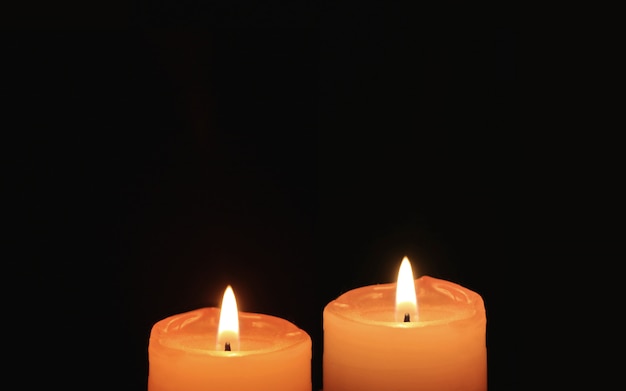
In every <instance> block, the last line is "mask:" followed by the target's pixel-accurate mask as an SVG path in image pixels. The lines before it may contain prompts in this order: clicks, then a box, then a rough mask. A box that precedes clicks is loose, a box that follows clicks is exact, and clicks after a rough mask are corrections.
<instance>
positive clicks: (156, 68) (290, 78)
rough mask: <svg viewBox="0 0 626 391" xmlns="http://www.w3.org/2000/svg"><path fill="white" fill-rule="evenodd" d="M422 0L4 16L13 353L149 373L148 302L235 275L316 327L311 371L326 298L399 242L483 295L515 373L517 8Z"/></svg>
mask: <svg viewBox="0 0 626 391" xmlns="http://www.w3.org/2000/svg"><path fill="white" fill-rule="evenodd" d="M408 19H409V18H408V17H407V20H408ZM426 19H427V18H425V17H422V18H420V19H419V20H418V21H417V22H416V23H415V26H417V27H413V28H409V29H397V30H395V31H392V30H389V29H375V28H368V29H361V30H357V29H345V30H341V31H331V30H330V29H319V28H315V29H308V28H299V29H296V28H292V29H217V30H208V29H206V30H205V29H196V30H185V31H182V30H181V31H171V30H163V29H161V30H155V29H144V30H138V31H132V32H131V31H124V32H120V31H117V32H113V31H106V32H97V31H88V32H81V33H77V32H45V33H32V34H31V33H28V34H27V33H24V32H10V33H5V34H3V35H2V38H1V40H2V42H1V43H2V47H3V48H4V49H3V50H4V56H3V57H4V58H3V65H2V76H0V80H1V81H2V88H3V95H4V96H5V104H4V107H3V123H4V125H3V128H4V129H3V138H4V141H3V142H2V148H3V156H4V158H5V159H6V161H7V162H8V165H7V167H8V168H9V169H8V170H7V176H6V179H7V181H5V195H7V196H8V198H7V200H6V201H5V206H6V213H5V222H6V224H7V227H8V230H7V231H8V236H7V237H6V243H8V244H9V248H10V249H11V250H14V251H11V252H10V253H11V254H12V255H11V256H7V257H6V259H5V260H4V263H5V266H6V267H5V273H3V280H4V281H3V282H4V284H3V286H4V288H3V289H6V292H4V297H5V313H7V314H10V315H9V318H10V320H8V321H5V325H7V326H8V327H9V329H10V330H12V334H10V337H9V338H8V341H9V344H8V345H9V346H10V350H9V351H10V352H11V353H10V356H11V357H12V362H13V363H18V364H24V365H16V366H15V371H12V372H13V373H14V374H15V376H18V377H19V379H20V381H21V382H22V383H23V384H24V385H25V386H27V385H28V384H29V383H31V382H32V383H33V384H35V383H36V382H38V381H41V380H42V379H44V380H45V381H47V382H48V383H49V384H59V385H61V386H62V385H65V386H66V387H68V386H70V385H74V384H76V385H77V386H79V387H81V388H82V389H103V390H118V389H119V390H121V389H123V390H145V387H146V379H147V371H148V361H147V342H148V336H149V332H150V328H151V326H152V325H153V324H154V323H155V322H156V321H158V320H160V319H162V318H164V317H167V316H169V315H173V314H176V313H180V312H184V311H188V310H192V309H195V308H198V307H202V306H217V305H219V301H220V299H221V295H222V293H223V291H224V288H225V287H226V285H228V284H231V285H232V286H233V288H234V290H235V294H236V295H237V300H238V302H239V308H240V310H243V311H248V312H260V313H268V314H272V315H275V316H279V317H283V318H285V319H288V320H290V321H292V322H294V323H295V324H296V325H298V326H299V327H301V328H303V329H304V330H306V331H307V332H308V333H309V334H310V336H311V338H312V340H313V367H312V370H313V385H314V388H315V389H319V388H321V387H322V384H321V358H322V351H321V347H322V341H323V333H322V310H323V307H324V306H325V305H326V304H327V303H328V302H329V301H331V300H332V299H334V298H336V297H337V296H338V295H340V294H341V293H343V292H345V291H347V290H350V289H353V288H356V287H359V286H363V285H370V284H375V283H385V282H391V281H393V280H394V278H395V274H396V273H397V268H398V266H399V263H400V261H401V259H402V257H403V256H404V255H408V256H409V258H410V259H411V261H412V263H413V266H414V269H415V272H416V274H417V275H424V274H426V275H431V276H434V277H438V278H443V279H447V280H451V281H454V282H457V283H459V284H461V285H464V286H466V287H468V288H470V289H472V290H475V291H477V292H478V293H480V294H481V295H482V296H483V298H484V299H485V304H486V309H487V316H488V330H487V333H488V334H487V337H488V341H487V344H488V355H489V388H490V390H513V389H516V387H517V380H518V379H517V376H518V375H517V371H516V366H517V364H516V362H517V345H516V343H515V336H514V334H515V332H514V324H515V323H514V322H513V314H514V313H515V310H516V307H517V306H518V302H517V297H516V295H515V294H514V293H515V291H516V288H517V281H518V277H517V276H518V275H519V273H520V272H519V270H518V268H517V266H518V264H519V262H520V254H519V247H520V243H519V227H518V224H519V218H520V216H519V205H520V202H521V201H520V200H519V198H518V193H519V191H520V189H519V184H518V180H519V167H518V158H519V152H520V151H519V150H518V147H517V142H518V139H519V134H518V133H519V128H518V113H517V112H516V109H517V102H516V93H517V85H516V70H515V67H516V60H515V56H516V37H515V30H514V29H512V28H511V27H510V26H507V24H506V23H484V22H485V20H487V18H485V19H481V20H479V21H478V22H476V23H474V22H472V21H471V20H466V19H464V18H463V17H462V15H460V14H459V15H458V16H457V19H451V20H449V19H447V18H446V17H443V16H442V17H440V18H439V19H436V20H435V21H432V20H430V21H428V23H424V24H423V25H420V24H419V23H418V22H419V21H426ZM457 23H458V24H457ZM7 354H8V353H7ZM44 363H45V365H44ZM33 365H35V366H37V367H38V370H37V373H36V375H33V372H32V368H33Z"/></svg>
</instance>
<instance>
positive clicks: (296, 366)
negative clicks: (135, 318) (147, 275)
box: [148, 286, 312, 391]
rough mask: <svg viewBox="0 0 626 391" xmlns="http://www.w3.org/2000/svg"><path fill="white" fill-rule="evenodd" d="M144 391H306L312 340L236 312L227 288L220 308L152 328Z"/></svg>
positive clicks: (278, 322) (284, 325)
mask: <svg viewBox="0 0 626 391" xmlns="http://www.w3.org/2000/svg"><path fill="white" fill-rule="evenodd" d="M148 359H149V374H148V391H200V390H202V391H210V390H219V391H244V390H246V391H311V387H312V386H311V338H310V337H309V335H308V334H307V333H306V332H305V331H303V330H301V329H299V328H298V327H296V326H295V325H294V324H293V323H291V322H288V321H286V320H284V319H281V318H277V317H274V316H270V315H265V314H253V313H246V312H238V310H237V302H236V300H235V295H234V293H233V291H232V288H231V287H230V286H229V287H228V288H227V289H226V291H225V293H224V298H223V300H222V307H221V310H220V309H219V308H214V307H211V308H200V309H197V310H194V311H190V312H186V313H182V314H179V315H174V316H170V317H168V318H165V319H163V320H160V321H159V322H157V323H155V324H154V326H153V327H152V331H151V333H150V341H149V345H148Z"/></svg>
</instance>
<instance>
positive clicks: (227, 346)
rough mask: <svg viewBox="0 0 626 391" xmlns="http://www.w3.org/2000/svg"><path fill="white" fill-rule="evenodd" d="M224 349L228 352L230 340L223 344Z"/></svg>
mask: <svg viewBox="0 0 626 391" xmlns="http://www.w3.org/2000/svg"><path fill="white" fill-rule="evenodd" d="M224 351H225V352H230V342H226V343H225V344H224Z"/></svg>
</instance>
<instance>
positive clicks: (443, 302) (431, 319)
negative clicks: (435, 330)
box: [325, 276, 485, 328]
mask: <svg viewBox="0 0 626 391" xmlns="http://www.w3.org/2000/svg"><path fill="white" fill-rule="evenodd" d="M396 285H397V284H396V283H388V284H377V285H369V286H365V287H361V288H356V289H353V290H351V291H348V292H346V293H344V294H342V295H341V296H339V297H338V298H337V299H335V300H334V301H332V302H330V303H329V304H328V305H327V306H326V309H325V311H327V312H328V313H331V314H334V315H336V316H338V317H341V318H343V319H345V320H348V321H354V322H358V323H366V324H371V325H385V326H389V327H397V328H416V327H424V326H431V325H443V324H449V323H451V322H455V321H462V320H467V319H471V318H474V317H480V316H484V313H485V307H484V302H483V299H482V297H481V296H480V295H479V294H478V293H476V292H473V291H471V290H469V289H467V288H465V287H462V286H460V285H458V284H455V283H453V282H450V281H446V280H441V279H438V278H434V277H429V276H422V277H420V278H418V279H416V280H415V291H416V294H417V308H418V315H419V318H418V319H417V320H416V321H413V320H412V321H410V322H398V321H396V320H395V316H394V315H395V305H396V303H395V294H396Z"/></svg>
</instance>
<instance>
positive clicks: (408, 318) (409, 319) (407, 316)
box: [404, 312, 411, 322]
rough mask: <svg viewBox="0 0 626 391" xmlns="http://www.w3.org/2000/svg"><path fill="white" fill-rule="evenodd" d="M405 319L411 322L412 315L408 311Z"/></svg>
mask: <svg viewBox="0 0 626 391" xmlns="http://www.w3.org/2000/svg"><path fill="white" fill-rule="evenodd" d="M404 321H405V322H410V321H411V315H410V314H409V313H408V312H407V313H406V314H404Z"/></svg>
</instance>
